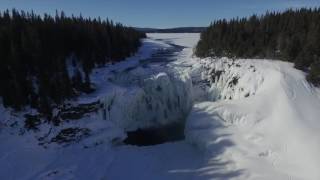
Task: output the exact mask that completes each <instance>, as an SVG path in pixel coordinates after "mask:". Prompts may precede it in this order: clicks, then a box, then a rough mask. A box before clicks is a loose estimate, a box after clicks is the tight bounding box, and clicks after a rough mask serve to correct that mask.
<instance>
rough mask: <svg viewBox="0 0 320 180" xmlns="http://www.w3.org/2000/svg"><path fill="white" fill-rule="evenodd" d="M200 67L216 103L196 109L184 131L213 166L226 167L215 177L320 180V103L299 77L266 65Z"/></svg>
mask: <svg viewBox="0 0 320 180" xmlns="http://www.w3.org/2000/svg"><path fill="white" fill-rule="evenodd" d="M198 62H200V64H201V66H200V68H199V67H198V69H201V70H202V75H203V77H202V78H203V79H207V80H208V81H209V82H210V85H209V87H207V91H208V92H209V93H210V94H213V95H214V97H215V98H208V99H209V100H210V101H206V102H200V103H196V104H195V105H194V108H193V110H192V112H191V114H190V116H189V117H188V123H187V127H186V130H185V131H186V135H187V140H188V141H189V142H191V143H193V144H196V145H197V146H198V147H200V148H201V149H203V150H204V151H205V153H206V154H208V156H209V157H210V156H212V159H213V161H216V162H219V163H226V168H224V169H218V170H214V171H213V172H212V173H213V176H214V173H219V172H220V171H222V172H225V171H230V172H238V174H239V175H238V176H237V177H236V178H235V179H266V180H268V179H279V180H281V179H290V180H293V179H301V180H302V179H303V180H309V179H310V180H316V179H320V172H319V167H320V157H319V152H320V139H319V137H320V131H319V130H320V121H319V117H320V111H319V109H320V101H319V98H318V92H317V90H316V89H315V88H313V87H310V85H309V84H308V83H307V82H306V80H305V75H304V74H303V73H302V72H301V71H298V70H296V69H294V68H293V67H292V64H289V63H284V62H279V61H268V60H235V61H233V60H229V59H216V60H215V59H202V60H198ZM196 69H197V68H196ZM217 71H223V72H222V73H221V74H219V76H217V75H215V72H217ZM235 77H236V79H238V80H237V83H235V84H232V83H231V84H230V82H232V81H233V79H234V78H235ZM213 99H218V100H217V101H215V102H212V100H213ZM213 166H215V165H213ZM215 171H216V172H215ZM222 179H223V178H222Z"/></svg>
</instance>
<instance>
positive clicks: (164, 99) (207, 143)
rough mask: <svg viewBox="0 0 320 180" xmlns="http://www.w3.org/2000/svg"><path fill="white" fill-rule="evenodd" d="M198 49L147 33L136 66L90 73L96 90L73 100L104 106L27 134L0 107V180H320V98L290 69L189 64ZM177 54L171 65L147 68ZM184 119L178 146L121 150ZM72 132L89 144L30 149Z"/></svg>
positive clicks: (184, 37) (193, 38)
mask: <svg viewBox="0 0 320 180" xmlns="http://www.w3.org/2000/svg"><path fill="white" fill-rule="evenodd" d="M198 40H199V34H148V38H147V39H145V40H144V42H143V46H142V47H141V49H140V51H139V52H138V53H137V54H136V55H135V56H134V57H132V58H128V59H127V60H126V61H123V62H121V63H117V64H114V65H111V64H110V65H107V66H105V67H99V68H97V69H96V70H95V71H94V72H93V73H92V76H91V79H92V81H93V82H94V83H95V85H96V88H97V91H96V92H95V93H93V94H89V95H82V96H81V97H79V99H77V100H76V101H77V102H78V103H91V102H95V101H99V102H101V103H102V104H103V107H101V109H100V110H99V112H94V113H90V114H87V115H86V116H85V117H83V118H82V119H80V120H76V121H66V122H64V123H62V124H61V125H60V126H58V127H49V126H48V125H45V123H44V124H43V125H40V126H39V130H38V131H26V130H25V129H24V127H23V125H24V124H23V121H22V120H21V119H22V116H23V114H22V113H16V112H14V111H12V110H10V109H5V108H4V107H2V106H0V111H1V119H0V179H1V180H2V179H4V180H11V179H12V180H20V179H23V180H24V179H25V180H37V179H39V180H40V179H41V180H42V179H44V180H49V179H54V180H55V179H58V180H61V179H62V180H65V179H66V180H67V179H77V180H78V179H80V180H82V179H83V180H86V179H93V180H95V179H97V180H103V179H106V180H122V179H123V180H127V179H137V180H144V179H146V180H151V179H152V180H171V179H172V180H176V179H181V180H187V179H195V180H198V179H215V180H220V179H221V180H225V179H226V180H228V179H240V180H270V179H271V180H286V179H287V180H319V179H320V118H319V117H320V99H319V97H320V96H319V95H320V92H319V90H318V89H317V88H314V87H313V86H311V85H310V84H309V83H308V82H307V81H306V80H305V74H304V73H303V72H301V71H298V70H296V69H294V68H293V65H292V64H290V63H286V62H280V61H275V60H253V59H247V60H245V59H236V60H232V59H227V58H220V59H212V58H206V59H199V58H196V57H193V48H194V46H195V45H196V43H197V41H198ZM181 46H183V47H184V48H183V49H182V51H178V50H177V51H174V57H171V60H170V62H166V63H163V62H161V61H160V62H153V63H148V61H149V60H150V61H154V60H155V59H157V58H159V57H154V54H155V53H157V52H158V54H161V53H162V54H165V53H166V52H167V50H172V49H173V50H175V48H176V49H179V48H181ZM159 52H161V53H159ZM160 60H161V58H160ZM146 62H147V63H146ZM26 111H31V110H30V109H26ZM32 111H34V110H32ZM183 118H186V127H185V137H186V138H185V140H181V141H177V142H168V143H164V144H158V145H154V146H144V147H139V146H133V145H125V144H122V143H120V142H121V141H122V140H123V139H125V138H126V133H125V132H126V131H132V130H136V129H138V128H146V127H155V126H159V125H164V124H169V123H172V122H176V121H180V120H181V119H183ZM19 120H20V121H19ZM70 127H72V128H74V127H77V128H88V129H90V136H88V137H85V138H82V139H79V141H77V142H74V143H71V144H62V145H61V144H56V143H47V144H46V145H45V146H43V145H38V143H39V141H38V140H39V138H41V137H45V139H48V140H49V139H50V138H52V137H54V136H55V135H57V133H58V132H59V131H60V130H62V129H64V128H70Z"/></svg>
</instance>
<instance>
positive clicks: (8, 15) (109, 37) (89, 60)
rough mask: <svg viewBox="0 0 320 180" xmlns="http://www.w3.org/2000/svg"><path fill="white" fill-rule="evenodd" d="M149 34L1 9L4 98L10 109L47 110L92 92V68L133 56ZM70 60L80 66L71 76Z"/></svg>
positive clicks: (0, 91) (1, 90)
mask: <svg viewBox="0 0 320 180" xmlns="http://www.w3.org/2000/svg"><path fill="white" fill-rule="evenodd" d="M143 37H145V34H144V33H141V32H138V31H136V30H134V29H133V28H130V27H125V26H123V25H121V24H118V23H113V22H112V21H110V20H101V19H100V18H97V19H90V18H83V17H82V16H79V17H75V16H72V17H66V15H65V14H64V13H63V12H56V15H55V16H50V15H48V14H44V15H43V16H40V15H36V14H35V13H33V12H24V11H17V10H12V11H9V10H7V11H5V12H1V13H0V63H1V66H0V84H1V88H0V96H1V97H2V100H3V104H4V105H5V106H6V107H13V108H15V109H17V110H19V109H21V108H22V107H24V106H26V105H30V106H31V107H33V108H37V109H38V110H40V112H42V113H47V112H49V111H50V105H51V104H59V103H62V102H63V101H64V100H66V99H69V98H72V97H74V96H75V95H76V94H77V93H79V92H90V91H91V90H92V88H91V86H90V77H89V74H90V72H91V70H92V69H93V68H94V67H96V66H99V65H103V64H105V63H108V62H116V61H120V60H122V59H124V58H125V57H128V56H131V55H132V54H134V53H135V52H136V51H137V49H138V47H139V46H140V44H141V43H140V39H141V38H143ZM68 62H71V63H69V64H71V65H72V66H74V67H77V68H74V69H75V72H73V74H75V75H74V76H73V77H70V75H69V73H68Z"/></svg>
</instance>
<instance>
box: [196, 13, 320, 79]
mask: <svg viewBox="0 0 320 180" xmlns="http://www.w3.org/2000/svg"><path fill="white" fill-rule="evenodd" d="M195 54H196V55H197V56H199V57H221V56H227V57H238V58H270V59H280V60H285V61H290V62H294V64H295V67H296V68H298V69H302V70H305V71H307V72H309V75H308V79H309V80H310V81H311V82H314V83H315V84H319V83H320V8H315V9H306V8H303V9H300V10H287V11H285V12H268V13H266V14H265V15H263V16H256V15H253V16H251V17H249V18H242V19H239V18H236V19H232V20H229V21H227V20H219V21H215V22H213V23H212V24H211V25H210V26H209V27H208V28H207V30H206V31H204V32H203V33H202V34H201V40H200V41H199V43H198V45H197V47H196V51H195Z"/></svg>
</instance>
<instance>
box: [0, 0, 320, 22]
mask: <svg viewBox="0 0 320 180" xmlns="http://www.w3.org/2000/svg"><path fill="white" fill-rule="evenodd" d="M319 6H320V0H0V10H4V9H12V8H16V9H19V10H34V11H35V12H36V13H39V14H43V13H49V14H54V13H55V11H56V10H63V11H64V12H65V13H66V14H67V15H71V14H74V15H79V14H80V13H81V14H82V15H83V16H84V17H98V16H100V17H101V18H102V19H104V18H109V19H112V20H114V21H116V22H121V23H123V24H125V25H128V26H134V27H152V28H170V27H183V26H207V25H209V24H210V22H212V21H214V20H217V19H222V18H226V19H230V18H233V17H245V16H249V15H252V14H263V13H265V12H266V11H267V10H269V11H283V10H285V9H288V8H300V7H319Z"/></svg>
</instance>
